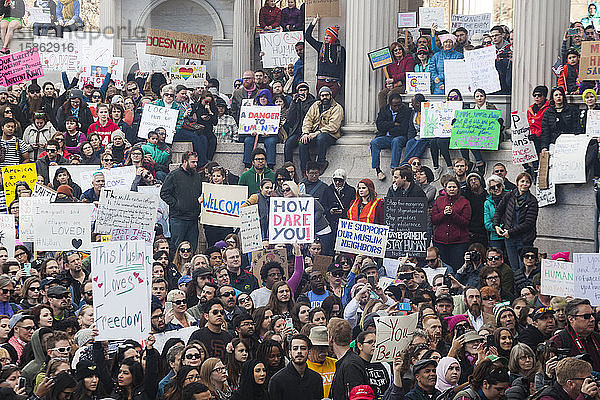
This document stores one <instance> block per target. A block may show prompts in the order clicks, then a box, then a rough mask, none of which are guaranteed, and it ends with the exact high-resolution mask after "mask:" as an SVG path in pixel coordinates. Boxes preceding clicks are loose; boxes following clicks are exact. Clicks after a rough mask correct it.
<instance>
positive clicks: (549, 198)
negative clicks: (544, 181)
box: [535, 176, 556, 207]
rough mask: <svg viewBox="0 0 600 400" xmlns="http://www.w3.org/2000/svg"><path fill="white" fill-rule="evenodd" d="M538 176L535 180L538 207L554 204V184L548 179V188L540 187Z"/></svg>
mask: <svg viewBox="0 0 600 400" xmlns="http://www.w3.org/2000/svg"><path fill="white" fill-rule="evenodd" d="M539 180H540V177H539V176H538V177H537V179H536V180H535V197H536V199H537V201H538V207H546V206H550V205H552V204H556V186H555V185H554V183H552V182H551V181H550V180H548V188H546V189H542V188H541V187H540V184H539Z"/></svg>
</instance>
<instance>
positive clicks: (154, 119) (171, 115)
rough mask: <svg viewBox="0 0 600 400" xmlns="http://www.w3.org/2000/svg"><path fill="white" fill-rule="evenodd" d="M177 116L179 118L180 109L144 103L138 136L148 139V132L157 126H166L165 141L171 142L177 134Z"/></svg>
mask: <svg viewBox="0 0 600 400" xmlns="http://www.w3.org/2000/svg"><path fill="white" fill-rule="evenodd" d="M177 118H179V110H176V109H172V108H168V107H162V106H156V105H154V104H144V110H143V111H142V121H141V122H140V129H139V131H138V137H139V138H142V139H148V132H150V131H153V130H155V129H156V128H165V129H166V131H167V137H166V138H165V142H167V143H169V144H171V143H173V137H174V136H175V128H176V127H177Z"/></svg>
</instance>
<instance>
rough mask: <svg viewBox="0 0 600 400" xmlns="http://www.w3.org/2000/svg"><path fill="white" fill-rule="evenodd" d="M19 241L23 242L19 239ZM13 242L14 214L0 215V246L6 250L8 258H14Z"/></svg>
mask: <svg viewBox="0 0 600 400" xmlns="http://www.w3.org/2000/svg"><path fill="white" fill-rule="evenodd" d="M23 198H25V197H23ZM19 240H20V241H21V242H22V241H23V240H22V239H20V238H19ZM15 241H16V239H15V216H14V214H0V246H2V247H4V248H5V249H6V251H7V252H8V256H9V257H14V256H15Z"/></svg>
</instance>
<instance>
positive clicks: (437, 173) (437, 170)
mask: <svg viewBox="0 0 600 400" xmlns="http://www.w3.org/2000/svg"><path fill="white" fill-rule="evenodd" d="M443 172H444V167H434V168H433V180H434V181H437V180H438V179H440V176H442V173H443Z"/></svg>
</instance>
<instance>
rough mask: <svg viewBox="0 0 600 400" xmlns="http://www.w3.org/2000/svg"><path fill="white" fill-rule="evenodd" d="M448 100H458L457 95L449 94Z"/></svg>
mask: <svg viewBox="0 0 600 400" xmlns="http://www.w3.org/2000/svg"><path fill="white" fill-rule="evenodd" d="M448 100H458V96H457V95H454V96H449V97H448Z"/></svg>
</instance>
